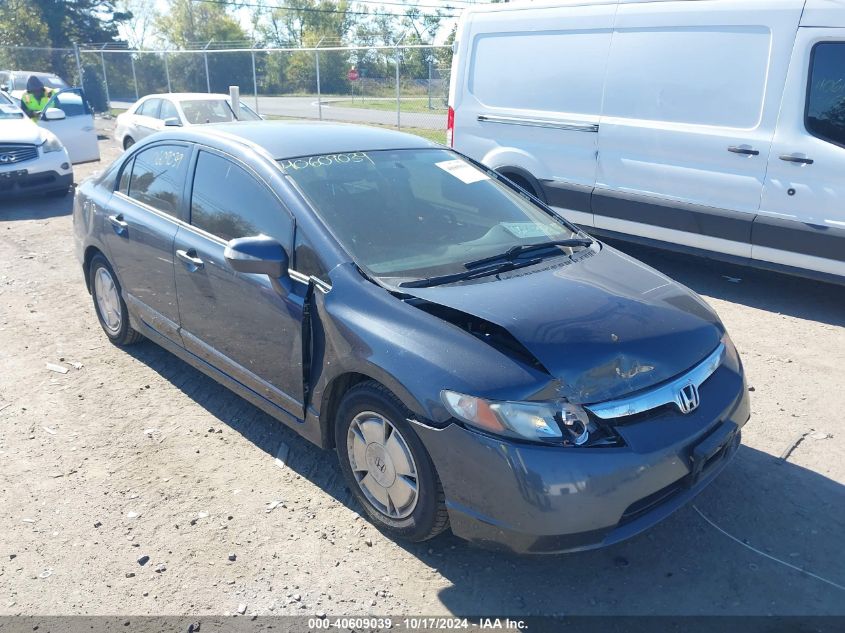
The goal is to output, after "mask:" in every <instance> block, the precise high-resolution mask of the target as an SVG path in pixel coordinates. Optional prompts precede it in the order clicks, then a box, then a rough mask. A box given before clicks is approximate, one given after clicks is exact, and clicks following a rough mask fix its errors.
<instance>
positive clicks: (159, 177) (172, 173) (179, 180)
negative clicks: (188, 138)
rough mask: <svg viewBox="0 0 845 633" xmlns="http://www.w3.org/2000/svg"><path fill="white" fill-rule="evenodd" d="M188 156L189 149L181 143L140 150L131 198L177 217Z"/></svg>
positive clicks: (130, 184) (131, 185)
mask: <svg viewBox="0 0 845 633" xmlns="http://www.w3.org/2000/svg"><path fill="white" fill-rule="evenodd" d="M189 156H190V150H189V149H188V148H187V147H182V146H179V145H156V146H154V147H151V148H149V149H145V150H143V151H141V152H138V153H137V154H136V155H135V163H134V165H133V166H132V177H131V179H130V180H129V197H130V198H133V199H135V200H137V201H138V202H143V203H144V204H147V205H149V206H151V207H153V208H154V209H158V210H159V211H163V212H164V213H167V214H168V215H172V216H175V217H178V216H179V208H180V207H181V206H182V188H183V185H184V183H185V173H186V172H187V170H188V158H189Z"/></svg>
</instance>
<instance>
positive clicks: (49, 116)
mask: <svg viewBox="0 0 845 633" xmlns="http://www.w3.org/2000/svg"><path fill="white" fill-rule="evenodd" d="M66 116H67V115H66V114H65V111H64V110H61V109H59V108H47V109H46V110H44V120H45V121H61V120H62V119H64V118H65V117H66Z"/></svg>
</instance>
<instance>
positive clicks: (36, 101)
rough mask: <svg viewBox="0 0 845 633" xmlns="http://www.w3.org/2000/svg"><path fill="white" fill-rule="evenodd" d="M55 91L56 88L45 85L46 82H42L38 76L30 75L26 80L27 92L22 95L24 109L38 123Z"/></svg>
mask: <svg viewBox="0 0 845 633" xmlns="http://www.w3.org/2000/svg"><path fill="white" fill-rule="evenodd" d="M53 93H54V90H52V89H50V88H46V87H44V84H43V83H41V80H40V79H39V78H38V77H36V76H35V75H30V77H29V79H27V81H26V92H25V93H23V96H22V97H21V107H22V108H23V111H24V112H25V113H26V115H27V116H28V117H29V118H30V119H32V120H33V121H35V122H36V123H37V122H38V119H40V118H41V113H42V112H43V111H44V108H45V107H46V106H47V103H49V101H50V98H51V97H52V96H53Z"/></svg>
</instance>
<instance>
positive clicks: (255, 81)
mask: <svg viewBox="0 0 845 633" xmlns="http://www.w3.org/2000/svg"><path fill="white" fill-rule="evenodd" d="M253 46H255V42H253ZM249 54H250V55H251V56H252V89H253V91H254V92H253V94H254V95H255V111H256V112H258V78H257V77H256V75H255V51H250V52H249ZM259 114H260V113H259Z"/></svg>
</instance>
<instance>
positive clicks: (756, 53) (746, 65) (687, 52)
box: [603, 26, 771, 128]
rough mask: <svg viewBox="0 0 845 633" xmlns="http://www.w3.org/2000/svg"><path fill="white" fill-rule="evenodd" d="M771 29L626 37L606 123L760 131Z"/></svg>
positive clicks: (617, 45)
mask: <svg viewBox="0 0 845 633" xmlns="http://www.w3.org/2000/svg"><path fill="white" fill-rule="evenodd" d="M770 40H771V34H770V32H769V30H768V29H766V28H765V27H754V26H748V27H727V26H726V27H689V28H682V27H678V28H671V29H667V28H645V29H621V30H619V31H617V32H616V34H615V35H614V38H613V45H612V47H611V51H610V61H609V63H608V75H607V83H606V90H605V105H604V112H603V114H604V115H607V116H615V117H621V118H630V119H645V120H650V121H667V122H673V123H690V124H697V125H712V126H719V127H731V128H753V127H755V126H756V125H757V124H758V122H759V120H760V116H761V113H762V109H763V98H764V94H765V90H766V77H767V74H768V68H769V49H770Z"/></svg>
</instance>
